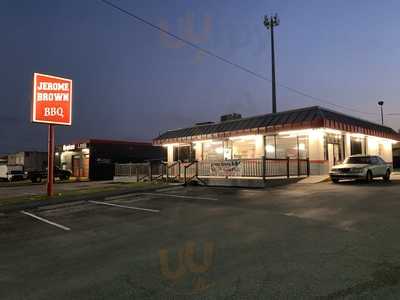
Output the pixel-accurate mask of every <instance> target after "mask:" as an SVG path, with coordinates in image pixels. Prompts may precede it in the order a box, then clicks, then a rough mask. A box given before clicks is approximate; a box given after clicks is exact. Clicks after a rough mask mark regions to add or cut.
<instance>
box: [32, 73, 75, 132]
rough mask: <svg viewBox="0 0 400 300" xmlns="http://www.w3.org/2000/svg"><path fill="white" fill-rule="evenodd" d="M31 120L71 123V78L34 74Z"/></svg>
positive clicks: (48, 122) (47, 122) (58, 123)
mask: <svg viewBox="0 0 400 300" xmlns="http://www.w3.org/2000/svg"><path fill="white" fill-rule="evenodd" d="M32 122H36V123H46V124H57V125H71V124H72V80H70V79H66V78H60V77H55V76H50V75H44V74H39V73H35V74H34V79H33V103H32Z"/></svg>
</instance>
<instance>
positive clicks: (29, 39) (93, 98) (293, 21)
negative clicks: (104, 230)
mask: <svg viewBox="0 0 400 300" xmlns="http://www.w3.org/2000/svg"><path fill="white" fill-rule="evenodd" d="M111 1H113V3H115V4H117V5H118V6H121V7H122V8H124V9H126V10H129V11H131V12H132V13H135V14H136V15H138V16H140V17H142V18H144V19H146V20H148V21H150V22H152V23H154V24H156V25H158V26H162V27H163V28H166V29H168V30H169V31H171V32H173V33H175V34H177V35H179V36H182V37H183V38H185V39H187V40H190V41H191V42H193V43H195V44H198V45H199V46H201V47H204V48H206V49H208V50H210V51H213V52H215V53H216V54H218V55H221V56H223V57H224V58H226V59H229V60H232V61H234V62H236V63H238V64H240V65H243V66H245V67H246V68H249V69H251V70H253V71H254V72H256V73H259V74H261V75H263V76H266V77H268V78H270V77H271V75H270V68H271V63H270V48H269V40H267V38H268V39H269V35H268V34H267V32H266V29H265V27H264V25H263V23H262V22H263V16H264V14H266V13H275V12H276V13H278V15H279V18H280V20H281V24H280V25H279V27H277V28H276V51H277V52H276V59H277V62H276V63H277V80H278V82H279V83H280V84H282V85H286V86H289V87H292V88H295V89H298V90H301V91H302V92H304V93H307V94H310V95H312V96H314V97H318V98H321V99H325V100H326V101H330V102H333V103H337V104H338V105H340V106H343V107H348V108H351V109H354V110H358V111H360V112H363V113H356V112H354V111H349V110H346V109H345V108H339V107H334V106H331V105H329V104H324V103H321V102H318V101H316V100H313V99H310V98H307V97H304V96H300V95H298V94H295V93H293V92H290V91H288V90H286V89H283V88H281V87H279V88H278V90H277V101H278V110H287V109H293V108H298V107H304V106H312V105H320V106H323V107H326V108H330V109H333V110H337V111H341V112H345V113H348V114H351V115H354V116H357V117H360V118H364V119H368V120H371V121H374V122H379V120H380V119H379V118H380V116H379V111H378V106H377V99H382V100H384V101H385V111H386V112H387V113H400V107H399V104H400V103H399V99H398V95H399V87H400V85H399V82H398V79H399V67H400V38H399V28H400V19H399V17H398V16H399V11H400V2H399V1H395V0H393V1H361V0H360V1H355V0H354V1H348V0H342V1H321V0H315V1H308V0H306V1H288V0H276V1H271V0H265V1H239V0H230V1H215V0H203V1H198V0H197V1H195V0H184V1H174V2H172V1H165V0H164V1H161V0H146V1H135V0H111ZM0 35H1V37H2V42H1V48H0V49H1V50H0V65H1V72H0V80H1V81H0V82H1V90H0V99H1V107H0V136H1V137H2V138H1V139H0V153H8V152H13V151H22V150H45V149H46V139H47V127H46V126H45V125H40V124H32V123H30V115H29V113H30V101H31V97H32V78H33V73H34V72H40V73H46V74H52V75H56V76H62V77H67V78H71V79H73V80H74V110H73V113H74V114H73V126H71V127H61V126H60V127H57V128H56V143H57V144H60V143H69V142H72V141H75V140H79V139H83V138H106V139H123V140H138V141H143V140H145V141H151V140H152V139H153V138H154V137H156V136H157V135H158V134H159V132H163V131H166V130H168V129H175V128H180V127H187V126H190V125H192V124H194V123H195V122H204V121H216V120H218V119H219V116H220V115H222V114H226V113H232V112H237V113H241V114H242V115H243V116H251V115H259V114H264V113H269V112H271V84H270V82H267V81H263V80H261V79H259V78H256V77H255V76H252V75H250V74H248V73H246V72H243V71H242V70H240V69H238V68H235V67H232V66H230V65H228V64H225V63H223V62H221V61H219V60H217V59H215V58H213V57H209V56H205V55H203V54H201V53H199V52H198V51H196V50H194V49H192V48H190V47H188V46H187V45H184V44H181V43H179V42H177V41H175V40H173V39H171V38H169V37H166V36H163V35H162V34H161V33H160V32H157V31H156V30H154V29H152V28H150V27H148V26H147V25H145V24H143V23H140V22H138V21H136V20H135V19H133V18H131V17H129V16H127V15H125V14H123V13H121V12H119V11H117V10H115V9H113V8H111V7H110V6H107V5H105V4H104V3H103V2H101V1H99V0H85V1H82V0H69V1H59V0H40V1H32V0H2V1H1V2H0ZM267 41H268V44H267ZM364 112H365V113H364ZM385 118H386V123H387V125H389V126H391V127H393V128H394V129H396V130H397V129H399V128H400V116H385Z"/></svg>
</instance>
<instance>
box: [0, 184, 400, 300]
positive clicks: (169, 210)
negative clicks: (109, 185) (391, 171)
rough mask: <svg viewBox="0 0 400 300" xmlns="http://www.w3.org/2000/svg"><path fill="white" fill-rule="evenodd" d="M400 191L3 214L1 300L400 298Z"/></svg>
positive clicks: (144, 200)
mask: <svg viewBox="0 0 400 300" xmlns="http://www.w3.org/2000/svg"><path fill="white" fill-rule="evenodd" d="M399 217H400V183H399V182H392V183H384V182H383V181H375V182H374V183H372V184H365V183H343V184H339V185H335V184H332V183H330V182H324V183H319V184H292V185H288V186H284V187H277V188H269V189H263V190H259V189H234V188H209V187H208V188H207V187H187V188H184V187H175V188H171V189H167V190H163V191H159V192H148V193H132V194H130V195H124V196H123V197H113V198H107V199H102V200H98V199H96V201H92V200H91V199H86V201H80V202H75V203H69V204H63V205H57V206H48V207H42V208H38V209H34V210H28V211H21V212H13V213H11V214H6V215H0V299H60V300H61V299H313V298H317V299H398V298H399V296H400V256H399V250H400V241H399V239H398V233H399V231H400V223H399V219H400V218H399Z"/></svg>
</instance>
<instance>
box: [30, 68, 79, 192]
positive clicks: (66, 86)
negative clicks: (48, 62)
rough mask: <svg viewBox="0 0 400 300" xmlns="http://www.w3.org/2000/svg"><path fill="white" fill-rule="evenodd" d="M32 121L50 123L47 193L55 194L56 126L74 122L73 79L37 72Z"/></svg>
mask: <svg viewBox="0 0 400 300" xmlns="http://www.w3.org/2000/svg"><path fill="white" fill-rule="evenodd" d="M33 77H34V78H33V101H32V122H34V123H43V124H48V146H47V151H48V167H47V195H48V196H53V182H54V144H55V143H54V126H55V125H66V126H70V125H71V124H72V80H70V79H66V78H61V77H56V76H51V75H44V74H39V73H35V74H34V76H33Z"/></svg>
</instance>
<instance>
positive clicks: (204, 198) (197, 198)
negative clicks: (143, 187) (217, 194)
mask: <svg viewBox="0 0 400 300" xmlns="http://www.w3.org/2000/svg"><path fill="white" fill-rule="evenodd" d="M141 194H142V195H152V196H165V197H174V198H183V199H194V200H208V201H218V199H216V198H207V197H193V196H182V195H172V194H160V193H141Z"/></svg>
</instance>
